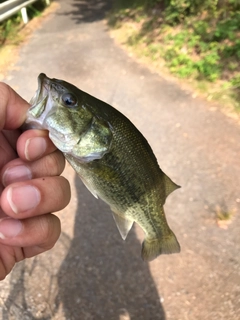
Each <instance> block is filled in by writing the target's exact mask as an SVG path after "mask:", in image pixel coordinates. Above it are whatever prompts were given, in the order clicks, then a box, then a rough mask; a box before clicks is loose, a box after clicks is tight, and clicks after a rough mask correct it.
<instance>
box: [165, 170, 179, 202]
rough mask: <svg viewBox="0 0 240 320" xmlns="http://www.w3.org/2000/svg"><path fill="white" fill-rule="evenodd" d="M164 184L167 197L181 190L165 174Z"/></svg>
mask: <svg viewBox="0 0 240 320" xmlns="http://www.w3.org/2000/svg"><path fill="white" fill-rule="evenodd" d="M163 178H164V182H165V193H166V197H167V196H168V195H169V194H170V193H171V192H173V191H174V190H176V189H178V188H181V187H180V186H178V185H177V184H176V183H174V182H173V181H172V180H171V179H170V178H169V177H168V176H167V175H166V174H165V173H164V176H163Z"/></svg>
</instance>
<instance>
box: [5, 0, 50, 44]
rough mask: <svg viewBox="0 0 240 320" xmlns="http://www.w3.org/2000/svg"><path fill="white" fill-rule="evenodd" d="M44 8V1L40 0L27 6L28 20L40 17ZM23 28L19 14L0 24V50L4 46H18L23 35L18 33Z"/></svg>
mask: <svg viewBox="0 0 240 320" xmlns="http://www.w3.org/2000/svg"><path fill="white" fill-rule="evenodd" d="M3 2H5V1H0V3H3ZM45 7H46V4H45V1H42V0H39V1H36V2H35V3H33V4H32V5H29V6H28V7H27V14H28V17H29V20H31V19H32V18H34V17H36V16H39V15H41V12H42V11H43V10H44V9H45ZM23 27H24V23H23V21H22V16H21V13H20V12H18V13H17V14H15V15H13V16H12V17H10V18H9V19H7V20H5V21H3V22H2V23H0V49H1V48H2V47H3V46H5V45H18V44H19V43H20V42H21V41H22V40H23V35H22V34H21V32H20V31H21V29H23Z"/></svg>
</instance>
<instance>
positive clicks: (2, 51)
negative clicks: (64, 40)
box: [0, 2, 60, 81]
mask: <svg viewBox="0 0 240 320" xmlns="http://www.w3.org/2000/svg"><path fill="white" fill-rule="evenodd" d="M59 7H60V4H59V3H57V2H52V3H51V4H50V6H49V7H47V8H46V9H45V10H44V12H43V13H42V14H41V16H38V17H35V18H33V19H32V20H31V21H29V23H28V24H26V25H24V26H23V27H22V28H20V30H19V32H20V40H19V41H18V43H17V44H11V43H6V44H5V45H4V46H3V47H2V48H0V81H2V80H3V79H6V78H7V74H8V72H9V71H11V70H14V69H16V63H17V60H18V56H19V51H20V49H21V47H22V45H24V44H25V43H26V42H27V41H29V39H30V38H31V36H32V34H33V32H34V31H35V30H36V29H38V28H40V27H41V25H42V23H43V21H45V20H46V19H48V18H49V17H50V15H51V14H52V13H54V12H55V11H56V10H57V9H58V8H59Z"/></svg>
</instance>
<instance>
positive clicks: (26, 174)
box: [0, 150, 65, 187]
mask: <svg viewBox="0 0 240 320" xmlns="http://www.w3.org/2000/svg"><path fill="white" fill-rule="evenodd" d="M64 167H65V159H64V156H63V154H62V153H61V152H60V151H59V150H56V151H55V152H52V153H50V154H48V155H46V156H44V157H43V158H41V159H38V160H36V161H32V162H28V161H24V160H22V159H20V158H18V159H14V160H12V161H10V162H8V163H7V164H6V165H5V166H4V167H3V169H2V171H1V173H0V179H1V181H2V184H3V185H4V186H5V187H6V186H8V185H9V184H11V183H14V182H19V181H26V180H31V179H35V178H40V177H47V176H57V175H60V174H61V173H62V172H63V170H64Z"/></svg>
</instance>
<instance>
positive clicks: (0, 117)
mask: <svg viewBox="0 0 240 320" xmlns="http://www.w3.org/2000/svg"><path fill="white" fill-rule="evenodd" d="M28 108H29V104H28V103H27V101H25V100H24V99H23V98H21V97H20V96H19V95H18V94H17V93H16V92H15V91H14V90H13V89H12V88H11V87H10V86H9V85H7V84H6V83H3V82H0V130H3V129H7V130H10V129H11V130H12V129H17V128H19V127H20V126H21V125H22V124H23V123H24V121H25V119H26V112H27V110H28Z"/></svg>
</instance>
